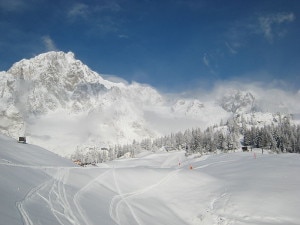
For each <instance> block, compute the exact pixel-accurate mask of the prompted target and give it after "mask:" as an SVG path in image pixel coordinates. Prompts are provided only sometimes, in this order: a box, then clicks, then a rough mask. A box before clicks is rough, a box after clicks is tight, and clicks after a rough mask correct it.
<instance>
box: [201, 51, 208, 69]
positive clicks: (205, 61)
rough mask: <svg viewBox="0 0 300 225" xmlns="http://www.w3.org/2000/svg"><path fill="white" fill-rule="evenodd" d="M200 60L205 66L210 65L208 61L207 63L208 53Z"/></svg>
mask: <svg viewBox="0 0 300 225" xmlns="http://www.w3.org/2000/svg"><path fill="white" fill-rule="evenodd" d="M202 61H203V63H204V65H205V66H207V67H210V63H209V59H208V55H207V54H204V56H203V58H202Z"/></svg>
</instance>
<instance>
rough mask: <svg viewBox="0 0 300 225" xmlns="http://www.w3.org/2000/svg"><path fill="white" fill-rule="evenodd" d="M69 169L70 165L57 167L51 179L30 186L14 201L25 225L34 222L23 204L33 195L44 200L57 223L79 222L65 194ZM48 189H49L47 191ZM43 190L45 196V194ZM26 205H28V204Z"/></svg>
mask: <svg viewBox="0 0 300 225" xmlns="http://www.w3.org/2000/svg"><path fill="white" fill-rule="evenodd" d="M29 167H30V166H29ZM42 168H44V167H42ZM56 168H57V167H56ZM69 170H70V167H69V168H68V167H65V168H57V172H56V174H55V175H54V176H53V177H52V178H51V179H49V180H47V181H46V182H44V183H42V184H40V185H39V186H37V187H34V188H32V189H31V190H30V191H29V192H28V194H27V195H26V196H25V198H24V199H23V200H22V201H20V202H17V203H16V206H17V208H18V210H19V212H20V214H21V217H22V220H23V223H24V224H25V225H33V224H35V223H34V222H33V221H32V218H31V217H32V216H31V215H30V214H29V213H28V211H29V210H28V209H27V210H26V207H24V204H25V203H26V202H28V201H29V200H30V199H32V198H34V197H36V198H41V199H42V200H44V201H45V202H46V204H47V205H48V206H49V209H50V210H51V212H52V214H53V216H54V217H55V219H56V220H57V222H58V223H59V224H61V225H66V224H73V225H80V224H81V223H80V222H79V220H78V219H77V217H76V216H75V214H74V212H73V211H72V208H71V206H70V203H69V201H68V199H67V195H66V189H65V183H67V179H68V176H69ZM48 189H49V191H47V190H48ZM45 192H46V195H47V196H45ZM27 207H30V204H29V206H27Z"/></svg>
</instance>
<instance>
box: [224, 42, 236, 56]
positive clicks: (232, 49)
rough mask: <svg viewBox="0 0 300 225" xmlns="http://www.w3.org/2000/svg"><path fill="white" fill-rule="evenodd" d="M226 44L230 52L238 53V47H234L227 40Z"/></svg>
mask: <svg viewBox="0 0 300 225" xmlns="http://www.w3.org/2000/svg"><path fill="white" fill-rule="evenodd" d="M225 45H226V47H227V49H228V50H229V52H230V53H231V54H237V53H238V51H237V50H236V49H234V48H233V47H232V46H231V45H230V44H229V43H228V42H227V41H226V42H225Z"/></svg>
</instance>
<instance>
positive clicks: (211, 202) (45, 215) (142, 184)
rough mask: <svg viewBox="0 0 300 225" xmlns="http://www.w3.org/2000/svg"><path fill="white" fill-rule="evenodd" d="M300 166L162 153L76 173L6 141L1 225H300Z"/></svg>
mask: <svg viewBox="0 0 300 225" xmlns="http://www.w3.org/2000/svg"><path fill="white" fill-rule="evenodd" d="M299 162H300V155H299V154H264V155H262V154H261V152H260V151H256V152H247V153H243V152H238V153H228V154H214V155H204V156H201V157H195V156H189V157H188V158H187V157H185V154H184V152H183V151H174V152H165V151H161V152H156V153H152V152H142V153H140V154H139V155H137V156H136V158H128V159H119V160H115V161H112V162H109V163H105V164H104V163H103V164H99V167H77V166H75V165H74V164H73V163H72V162H69V161H68V160H66V159H63V158H61V157H59V156H57V155H55V154H53V153H51V152H49V151H47V150H44V149H42V148H39V147H36V146H32V145H29V144H19V143H17V142H16V141H15V140H13V139H10V138H7V137H4V136H0V171H1V172H0V179H1V183H0V192H1V195H0V202H1V206H0V218H1V220H0V224H15V225H18V224H26V225H32V224H43V225H47V224H49V225H53V224H81V225H82V224H105V225H109V224H120V225H121V224H122V225H127V224H128V225H135V224H137V225H142V224H160V225H163V224H166V225H167V224H168V225H169V224H172V225H173V224H178V225H179V224H180V225H185V224H204V225H205V224H209V225H211V224H220V225H221V224H299V221H300V214H299V207H300V189H299V186H300V176H299V173H300V163H299ZM191 167H192V169H191Z"/></svg>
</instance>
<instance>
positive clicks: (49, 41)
mask: <svg viewBox="0 0 300 225" xmlns="http://www.w3.org/2000/svg"><path fill="white" fill-rule="evenodd" d="M42 40H43V43H44V45H45V47H46V49H47V51H57V48H56V46H55V43H54V41H53V40H52V39H51V37H50V36H48V35H46V36H43V37H42Z"/></svg>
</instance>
